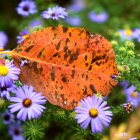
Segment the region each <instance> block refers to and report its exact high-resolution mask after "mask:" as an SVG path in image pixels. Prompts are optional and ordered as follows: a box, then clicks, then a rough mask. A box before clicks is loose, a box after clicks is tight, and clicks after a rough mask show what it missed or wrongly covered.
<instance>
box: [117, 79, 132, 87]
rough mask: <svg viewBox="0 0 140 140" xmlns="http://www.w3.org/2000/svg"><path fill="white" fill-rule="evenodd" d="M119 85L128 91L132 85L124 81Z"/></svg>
mask: <svg viewBox="0 0 140 140" xmlns="http://www.w3.org/2000/svg"><path fill="white" fill-rule="evenodd" d="M118 85H119V86H121V87H122V88H123V89H126V88H128V86H129V85H130V83H129V81H122V82H119V83H118Z"/></svg>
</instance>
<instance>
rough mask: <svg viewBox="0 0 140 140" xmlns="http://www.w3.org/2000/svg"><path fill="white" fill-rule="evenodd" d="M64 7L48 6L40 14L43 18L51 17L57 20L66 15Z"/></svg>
mask: <svg viewBox="0 0 140 140" xmlns="http://www.w3.org/2000/svg"><path fill="white" fill-rule="evenodd" d="M65 10H66V9H65V8H62V7H59V6H56V7H53V8H48V10H46V11H44V12H42V14H41V16H42V17H43V18H45V19H53V20H58V19H59V18H63V19H64V18H65V16H67V14H68V13H67V12H66V11H65Z"/></svg>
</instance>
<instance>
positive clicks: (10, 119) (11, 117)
mask: <svg viewBox="0 0 140 140" xmlns="http://www.w3.org/2000/svg"><path fill="white" fill-rule="evenodd" d="M2 119H3V123H4V124H10V123H12V122H14V115H13V114H12V113H10V112H9V111H8V110H6V111H5V112H4V113H2Z"/></svg>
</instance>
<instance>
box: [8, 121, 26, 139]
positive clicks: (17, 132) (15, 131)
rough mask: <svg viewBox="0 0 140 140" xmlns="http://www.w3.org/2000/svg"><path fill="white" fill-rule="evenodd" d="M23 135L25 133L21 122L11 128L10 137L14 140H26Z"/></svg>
mask: <svg viewBox="0 0 140 140" xmlns="http://www.w3.org/2000/svg"><path fill="white" fill-rule="evenodd" d="M22 133H23V131H22V129H21V127H20V123H19V122H18V123H16V124H14V123H13V124H12V125H10V126H9V135H10V136H12V140H25V138H24V137H23V135H22Z"/></svg>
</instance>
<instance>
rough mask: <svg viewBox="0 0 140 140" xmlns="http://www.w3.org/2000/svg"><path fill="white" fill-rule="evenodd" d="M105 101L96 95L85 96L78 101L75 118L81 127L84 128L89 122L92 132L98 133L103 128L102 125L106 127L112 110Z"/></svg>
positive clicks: (110, 118)
mask: <svg viewBox="0 0 140 140" xmlns="http://www.w3.org/2000/svg"><path fill="white" fill-rule="evenodd" d="M109 108H110V107H108V106H107V102H106V101H103V100H102V98H98V97H97V96H96V95H94V96H93V97H87V98H85V99H83V100H81V101H80V104H79V106H77V107H76V108H75V112H76V113H77V115H76V116H75V118H76V119H77V122H78V123H79V124H80V125H81V127H82V128H83V129H86V128H87V127H88V125H89V123H91V130H92V132H93V133H98V132H101V131H102V130H103V126H105V127H108V126H109V123H110V122H111V120H112V112H111V111H109V110H108V109H109Z"/></svg>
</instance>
